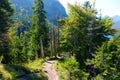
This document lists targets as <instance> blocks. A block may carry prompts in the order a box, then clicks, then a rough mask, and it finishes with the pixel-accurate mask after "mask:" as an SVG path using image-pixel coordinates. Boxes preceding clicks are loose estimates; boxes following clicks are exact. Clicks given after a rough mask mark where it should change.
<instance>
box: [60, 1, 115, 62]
mask: <svg viewBox="0 0 120 80" xmlns="http://www.w3.org/2000/svg"><path fill="white" fill-rule="evenodd" d="M96 15H97V13H96V11H95V10H94V9H93V8H91V6H90V3H89V2H87V3H86V4H85V5H84V6H79V5H77V4H75V5H70V4H69V16H68V17H67V18H65V19H64V20H63V21H60V23H61V26H62V29H61V30H60V32H61V33H60V48H61V50H62V51H64V52H70V53H72V54H73V53H74V54H75V55H76V58H77V59H78V61H79V62H80V63H81V64H84V62H85V60H86V58H90V57H91V53H94V51H95V49H96V48H97V47H98V46H100V45H101V44H102V43H103V42H105V41H108V40H109V39H108V38H107V37H106V36H107V35H109V34H113V33H112V32H111V27H110V26H111V25H112V20H111V19H110V18H108V17H106V18H104V19H101V16H100V17H97V16H96Z"/></svg>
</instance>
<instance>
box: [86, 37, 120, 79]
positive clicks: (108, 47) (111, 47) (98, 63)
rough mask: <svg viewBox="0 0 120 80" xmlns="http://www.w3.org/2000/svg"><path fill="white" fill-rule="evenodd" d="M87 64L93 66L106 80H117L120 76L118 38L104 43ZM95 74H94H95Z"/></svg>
mask: <svg viewBox="0 0 120 80" xmlns="http://www.w3.org/2000/svg"><path fill="white" fill-rule="evenodd" d="M87 64H89V65H90V64H93V65H94V68H97V69H98V70H99V71H100V72H99V73H97V74H101V77H103V79H106V80H119V79H120V78H119V76H120V36H118V37H116V38H115V39H113V40H111V41H109V42H108V43H104V44H103V45H102V46H101V47H99V48H98V50H97V51H96V53H95V54H93V58H92V59H91V60H88V61H87ZM95 73H96V72H95Z"/></svg>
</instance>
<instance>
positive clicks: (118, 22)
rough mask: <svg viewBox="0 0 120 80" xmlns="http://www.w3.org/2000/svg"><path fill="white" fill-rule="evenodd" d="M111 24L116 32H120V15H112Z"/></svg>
mask: <svg viewBox="0 0 120 80" xmlns="http://www.w3.org/2000/svg"><path fill="white" fill-rule="evenodd" d="M113 22H114V24H113V26H112V28H114V29H116V30H117V31H118V32H117V33H118V34H120V16H114V17H113Z"/></svg>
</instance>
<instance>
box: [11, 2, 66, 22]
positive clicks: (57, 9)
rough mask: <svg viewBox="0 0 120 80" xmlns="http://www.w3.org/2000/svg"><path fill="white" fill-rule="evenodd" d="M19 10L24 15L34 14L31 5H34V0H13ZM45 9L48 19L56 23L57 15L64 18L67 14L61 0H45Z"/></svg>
mask: <svg viewBox="0 0 120 80" xmlns="http://www.w3.org/2000/svg"><path fill="white" fill-rule="evenodd" d="M11 2H12V3H13V6H14V7H15V8H16V11H17V12H22V14H23V16H25V15H32V9H31V7H32V6H33V5H34V1H33V0H11ZM43 2H44V9H45V11H46V16H47V18H48V20H49V21H50V22H52V23H55V20H56V17H59V18H64V17H65V16H67V14H66V11H65V8H64V7H63V5H62V4H61V3H60V2H59V0H43Z"/></svg>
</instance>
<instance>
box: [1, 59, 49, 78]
mask: <svg viewBox="0 0 120 80" xmlns="http://www.w3.org/2000/svg"><path fill="white" fill-rule="evenodd" d="M42 63H43V60H35V61H32V62H30V63H24V64H22V65H3V64H0V80H14V79H17V78H20V77H22V76H26V77H27V78H29V79H30V80H41V79H42V80H47V79H46V77H45V75H44V73H43V72H42Z"/></svg>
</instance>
